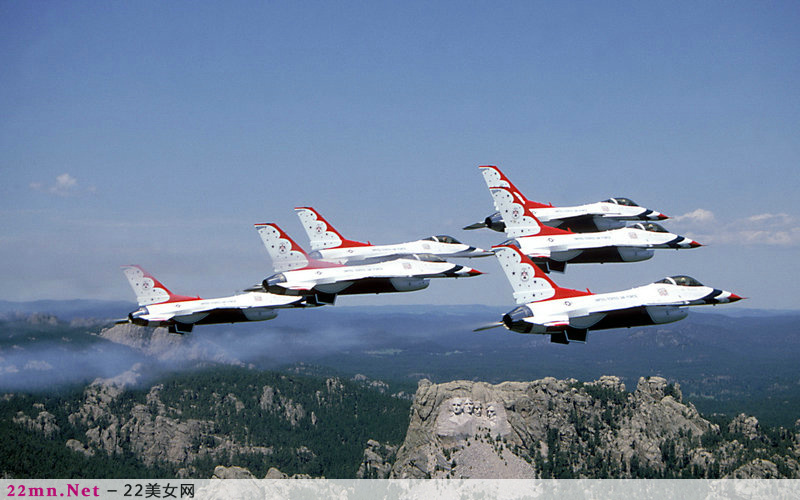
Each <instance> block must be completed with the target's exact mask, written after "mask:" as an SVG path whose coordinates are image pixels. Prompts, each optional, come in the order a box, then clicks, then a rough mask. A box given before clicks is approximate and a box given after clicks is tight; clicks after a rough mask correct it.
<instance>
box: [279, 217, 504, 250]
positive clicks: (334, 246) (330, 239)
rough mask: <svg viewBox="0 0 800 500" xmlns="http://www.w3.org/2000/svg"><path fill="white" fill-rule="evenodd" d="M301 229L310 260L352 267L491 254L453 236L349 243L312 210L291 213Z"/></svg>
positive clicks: (351, 241)
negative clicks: (384, 260)
mask: <svg viewBox="0 0 800 500" xmlns="http://www.w3.org/2000/svg"><path fill="white" fill-rule="evenodd" d="M294 210H295V212H297V216H298V217H299V218H300V222H301V223H302V224H303V229H305V230H306V234H308V239H309V240H310V241H311V250H312V252H311V253H310V254H309V255H310V256H311V257H312V258H314V259H318V260H323V261H326V262H335V263H337V264H346V263H352V262H354V261H358V260H364V259H369V258H374V257H391V256H400V255H416V254H427V255H438V256H440V257H443V258H450V257H486V256H489V255H492V252H488V251H486V250H482V249H480V248H476V247H473V246H469V245H465V244H463V243H461V242H460V241H458V240H457V239H455V238H453V237H452V236H446V235H440V236H431V237H429V238H425V239H422V240H416V241H409V242H405V243H397V244H394V245H373V244H371V243H369V242H367V243H363V242H360V241H353V240H348V239H346V238H345V237H344V236H342V235H341V234H340V233H339V231H337V230H336V229H335V228H334V227H333V226H332V225H331V223H330V222H328V221H327V220H325V218H324V217H322V215H321V214H320V213H319V212H317V211H316V210H314V209H313V208H311V207H297V208H295V209H294Z"/></svg>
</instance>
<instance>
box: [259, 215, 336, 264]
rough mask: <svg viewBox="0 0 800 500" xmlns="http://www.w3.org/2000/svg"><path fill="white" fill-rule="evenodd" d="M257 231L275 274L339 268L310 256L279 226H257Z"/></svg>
mask: <svg viewBox="0 0 800 500" xmlns="http://www.w3.org/2000/svg"><path fill="white" fill-rule="evenodd" d="M255 227H256V231H258V235H259V236H261V241H262V242H264V246H265V247H266V248H267V252H268V253H269V256H270V257H271V258H272V267H273V268H274V269H275V272H281V271H289V270H292V269H301V268H304V267H312V268H318V267H337V266H338V265H337V264H329V263H327V262H320V261H318V260H314V259H312V258H311V257H309V256H308V254H307V253H306V252H305V250H303V249H302V248H301V247H300V245H298V244H297V243H295V242H294V240H292V238H290V237H289V235H288V234H286V233H284V232H283V230H282V229H281V228H280V227H278V225H277V224H256V225H255Z"/></svg>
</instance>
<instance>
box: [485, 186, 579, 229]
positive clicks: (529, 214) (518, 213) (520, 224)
mask: <svg viewBox="0 0 800 500" xmlns="http://www.w3.org/2000/svg"><path fill="white" fill-rule="evenodd" d="M489 191H490V192H491V193H492V199H494V206H495V208H496V209H497V210H498V211H499V212H500V215H502V216H503V222H504V223H505V225H506V229H505V231H506V235H507V236H508V237H509V238H518V237H520V236H553V235H559V234H570V231H564V230H563V229H558V228H554V227H550V226H546V225H544V224H542V223H541V222H540V221H539V219H537V218H536V215H534V213H533V210H531V209H530V207H527V206H525V205H524V204H523V203H522V202H520V201H519V200H518V199H517V198H516V197H515V196H514V195H513V194H512V192H511V191H510V190H508V189H507V188H491V189H489Z"/></svg>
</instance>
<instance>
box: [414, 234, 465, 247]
mask: <svg viewBox="0 0 800 500" xmlns="http://www.w3.org/2000/svg"><path fill="white" fill-rule="evenodd" d="M423 240H427V241H438V242H439V243H453V244H456V245H460V244H461V242H460V241H458V240H457V239H455V238H453V237H452V236H447V235H446V234H440V235H438V236H429V237H427V238H423Z"/></svg>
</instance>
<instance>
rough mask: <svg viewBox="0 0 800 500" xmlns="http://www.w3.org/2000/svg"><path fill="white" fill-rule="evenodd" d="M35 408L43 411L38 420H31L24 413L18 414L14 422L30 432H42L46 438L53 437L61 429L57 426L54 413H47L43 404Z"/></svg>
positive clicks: (37, 417)
mask: <svg viewBox="0 0 800 500" xmlns="http://www.w3.org/2000/svg"><path fill="white" fill-rule="evenodd" d="M34 408H35V409H38V410H41V411H39V414H38V415H36V418H31V417H29V416H28V415H26V414H25V413H24V412H21V411H20V412H17V415H16V416H15V417H14V419H13V421H14V423H15V424H18V425H21V426H23V427H25V428H26V429H28V430H30V431H35V432H40V433H42V434H44V435H45V436H48V437H49V436H52V435H53V434H54V433H56V432H58V431H59V430H60V429H59V427H58V426H57V425H56V417H55V415H53V414H52V413H50V412H48V411H45V410H44V406H43V405H41V404H34Z"/></svg>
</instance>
